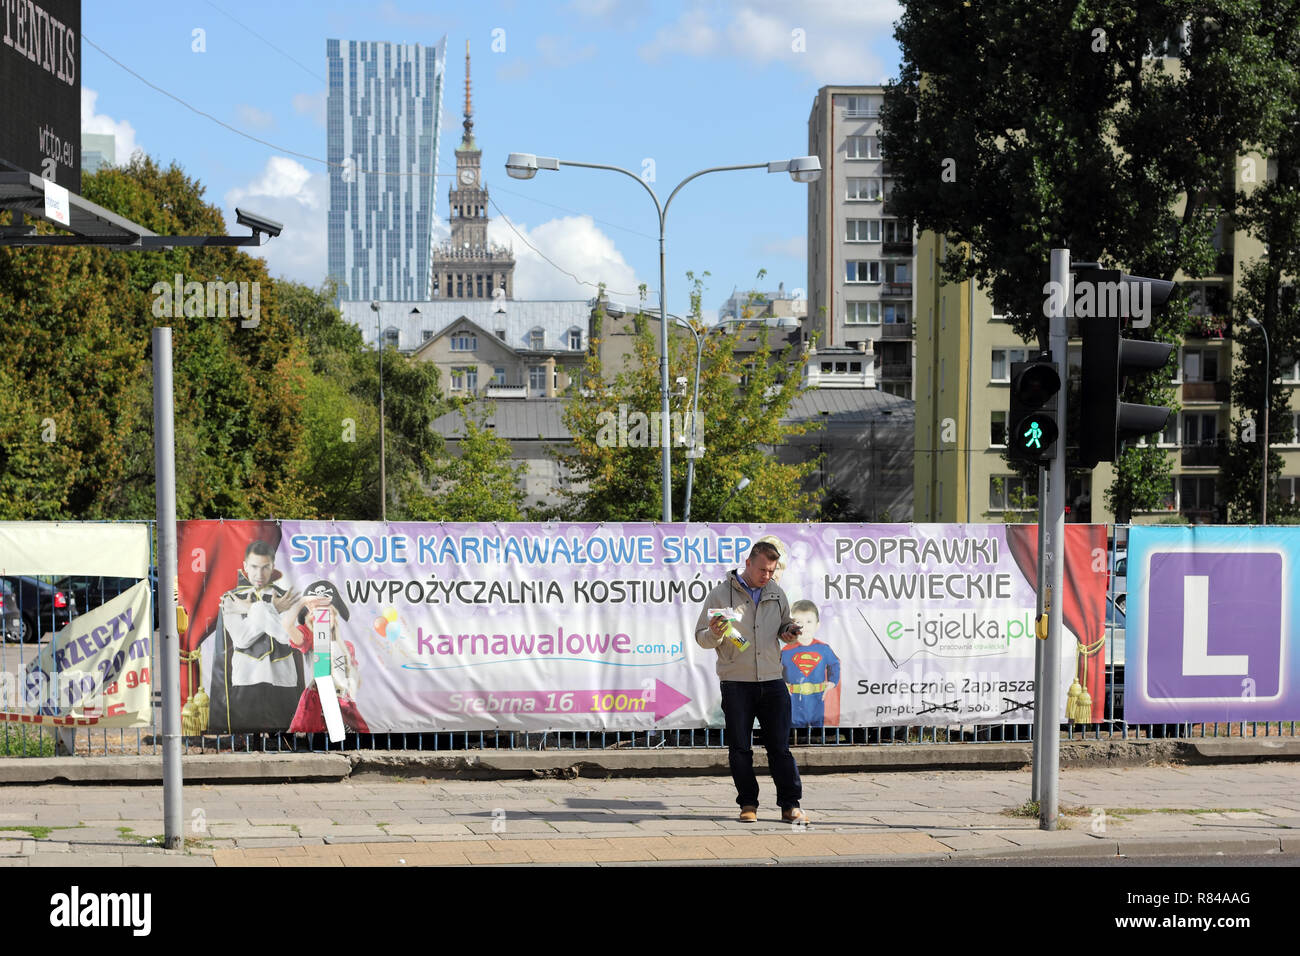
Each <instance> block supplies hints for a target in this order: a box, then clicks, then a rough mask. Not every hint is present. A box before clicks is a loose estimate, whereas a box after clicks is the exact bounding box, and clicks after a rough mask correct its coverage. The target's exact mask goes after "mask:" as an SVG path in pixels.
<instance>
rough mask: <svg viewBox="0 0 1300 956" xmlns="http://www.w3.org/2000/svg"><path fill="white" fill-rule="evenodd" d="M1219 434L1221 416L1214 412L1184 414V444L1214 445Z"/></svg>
mask: <svg viewBox="0 0 1300 956" xmlns="http://www.w3.org/2000/svg"><path fill="white" fill-rule="evenodd" d="M1218 434H1219V416H1218V415H1216V414H1214V413H1213V412H1209V413H1206V412H1184V413H1183V444H1184V445H1212V444H1214V440H1215V438H1216V437H1217V436H1218Z"/></svg>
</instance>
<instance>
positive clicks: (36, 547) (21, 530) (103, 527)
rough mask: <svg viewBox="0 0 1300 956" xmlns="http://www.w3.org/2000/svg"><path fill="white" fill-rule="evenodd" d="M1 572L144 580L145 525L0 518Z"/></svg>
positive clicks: (146, 561) (146, 555)
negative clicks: (3, 519) (0, 519)
mask: <svg viewBox="0 0 1300 956" xmlns="http://www.w3.org/2000/svg"><path fill="white" fill-rule="evenodd" d="M0 574H52V575H56V576H58V577H63V576H64V575H74V576H88V577H94V576H99V577H121V578H147V577H148V576H149V526H148V525H147V524H120V523H114V524H93V523H84V522H79V523H73V522H59V521H0Z"/></svg>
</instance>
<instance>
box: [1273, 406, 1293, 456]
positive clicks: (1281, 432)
mask: <svg viewBox="0 0 1300 956" xmlns="http://www.w3.org/2000/svg"><path fill="white" fill-rule="evenodd" d="M1287 425H1290V426H1291V434H1290V436H1289V437H1288V436H1287V434H1286V426H1287ZM1269 444H1270V445H1287V446H1291V447H1295V446H1296V445H1300V412H1287V413H1286V417H1285V418H1284V419H1283V420H1282V422H1281V423H1280V425H1279V426H1278V430H1277V434H1276V435H1274V436H1273V439H1272V440H1271V441H1270V442H1269Z"/></svg>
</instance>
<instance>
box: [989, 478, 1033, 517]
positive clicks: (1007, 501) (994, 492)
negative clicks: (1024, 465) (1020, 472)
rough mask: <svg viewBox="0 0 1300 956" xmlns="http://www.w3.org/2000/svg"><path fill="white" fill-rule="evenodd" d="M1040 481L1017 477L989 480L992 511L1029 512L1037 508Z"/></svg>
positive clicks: (990, 508) (990, 507)
mask: <svg viewBox="0 0 1300 956" xmlns="http://www.w3.org/2000/svg"><path fill="white" fill-rule="evenodd" d="M1037 502H1038V481H1037V479H1034V478H1021V477H1019V476H1017V475H993V476H991V477H990V478H989V510H990V511H1029V510H1031V509H1033V508H1035V507H1036V506H1037Z"/></svg>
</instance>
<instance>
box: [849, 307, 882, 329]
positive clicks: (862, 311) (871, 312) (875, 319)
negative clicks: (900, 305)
mask: <svg viewBox="0 0 1300 956" xmlns="http://www.w3.org/2000/svg"><path fill="white" fill-rule="evenodd" d="M844 321H845V322H846V323H847V324H848V325H879V324H880V303H879V302H850V303H848V305H847V306H846V314H845V317H844Z"/></svg>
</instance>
